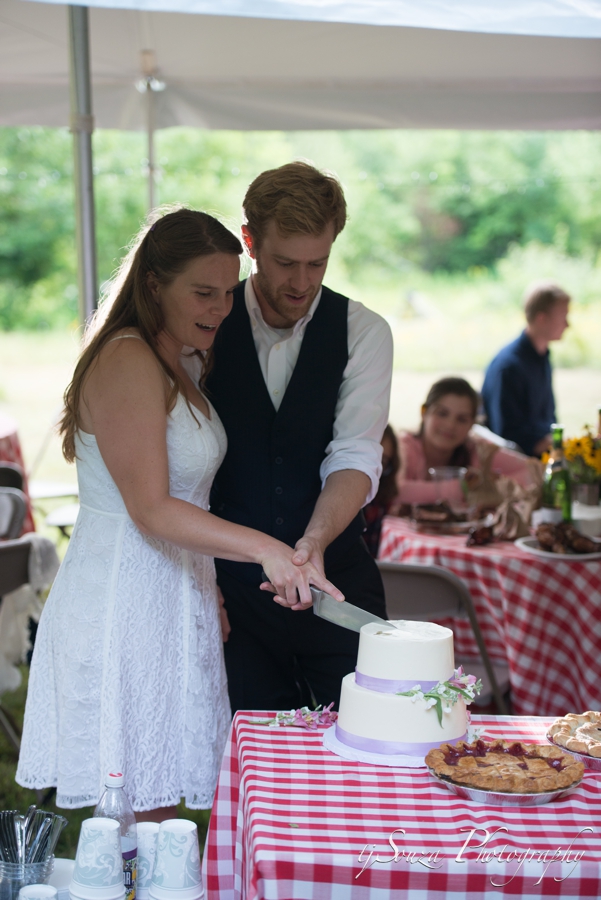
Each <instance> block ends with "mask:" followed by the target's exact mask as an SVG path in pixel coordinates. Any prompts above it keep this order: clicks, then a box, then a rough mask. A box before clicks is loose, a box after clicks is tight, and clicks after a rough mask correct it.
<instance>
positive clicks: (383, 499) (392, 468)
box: [374, 425, 401, 504]
mask: <svg viewBox="0 0 601 900" xmlns="http://www.w3.org/2000/svg"><path fill="white" fill-rule="evenodd" d="M384 438H388V439H389V440H390V443H391V444H392V456H391V458H390V463H389V465H388V468H387V469H385V470H384V471H383V472H382V477H381V478H380V486H379V488H378V493H377V494H376V496H375V498H374V501H375V502H377V503H382V504H387V503H390V502H391V501H392V500H394V498H395V497H396V495H397V494H398V490H399V489H398V487H397V483H396V476H397V472H398V471H399V468H400V465H401V460H400V458H399V444H398V441H397V439H396V435H395V433H394V431H393V430H392V428H391V426H390V425H387V426H386V428H385V429H384V434H383V435H382V440H384Z"/></svg>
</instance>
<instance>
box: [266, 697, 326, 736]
mask: <svg viewBox="0 0 601 900" xmlns="http://www.w3.org/2000/svg"><path fill="white" fill-rule="evenodd" d="M333 706H334V702H333V701H332V703H330V705H329V706H326V707H325V709H322V708H321V705H320V706H318V707H317V709H309V707H308V706H303V707H301V708H300V709H290V710H287V711H284V712H278V713H276V714H275V717H274V718H273V719H259V720H258V722H259V725H269V726H270V728H279V727H280V725H295V726H296V727H297V728H307V729H308V730H310V731H315V729H316V728H317V726H318V725H326V726H328V727H329V726H330V725H333V724H334V722H335V721H336V719H337V718H338V713H337V712H334V710H333V709H332V707H333Z"/></svg>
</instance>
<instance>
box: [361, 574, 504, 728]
mask: <svg viewBox="0 0 601 900" xmlns="http://www.w3.org/2000/svg"><path fill="white" fill-rule="evenodd" d="M378 568H379V570H380V573H381V575H382V580H383V582H384V594H385V597H386V615H387V618H389V619H413V620H417V621H419V622H431V621H432V620H433V619H445V618H448V617H455V618H457V617H460V618H468V619H469V620H470V624H471V626H472V631H473V632H474V637H475V639H476V643H477V644H478V649H479V650H480V657H481V663H475V664H472V663H470V671H471V673H472V674H474V675H480V677H481V678H482V688H483V689H482V693H481V694H480V696H479V697H478V702H479V704H480V705H482V704H483V703H486V702H487V701H488V699H489V698H490V696H491V695H492V696H493V697H494V698H495V703H496V704H497V709H498V711H499V713H500V714H501V715H507V713H508V710H507V704H506V703H505V700H504V698H503V694H504V693H505V692H506V691H507V690H509V671H508V669H507V668H506V667H505V666H500V665H498V666H496V667H495V666H493V664H492V663H491V661H490V656H489V655H488V650H487V649H486V644H485V643H484V638H483V637H482V632H481V631H480V626H479V624H478V619H477V617H476V612H475V610H474V603H473V601H472V598H471V595H470V592H469V591H468V589H467V588H466V586H465V584H464V583H463V581H461V579H460V578H458V577H457V576H456V575H455V574H454V573H453V572H449V571H448V570H447V569H443V568H442V567H441V566H416V565H410V564H408V563H388V562H380V561H378ZM457 662H459V663H460V662H461V660H457ZM478 668H482V671H481V672H478V671H477V669H478Z"/></svg>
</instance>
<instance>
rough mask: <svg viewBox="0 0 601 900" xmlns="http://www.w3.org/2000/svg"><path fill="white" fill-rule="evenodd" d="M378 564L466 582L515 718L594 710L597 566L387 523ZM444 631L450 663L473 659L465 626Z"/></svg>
mask: <svg viewBox="0 0 601 900" xmlns="http://www.w3.org/2000/svg"><path fill="white" fill-rule="evenodd" d="M379 559H381V560H383V561H386V562H403V563H413V564H422V565H427V566H432V565H434V566H443V567H444V568H445V569H449V570H450V571H451V572H454V573H455V575H458V576H459V578H461V579H462V580H463V581H464V582H465V584H466V586H467V588H468V590H469V592H470V594H471V595H472V599H473V601H474V607H475V609H476V615H477V616H478V621H479V623H480V628H481V630H482V634H483V637H484V640H485V642H486V645H487V647H488V651H489V653H490V655H491V656H492V657H493V658H497V659H501V660H503V661H506V662H507V664H508V665H509V677H510V681H511V700H512V704H513V709H514V712H516V713H518V714H520V715H546V716H563V715H565V714H566V713H568V712H583V711H584V710H586V709H599V708H601V560H588V561H585V560H580V561H578V560H574V559H564V558H562V557H558V558H557V560H555V559H545V558H543V557H538V556H534V555H533V554H530V553H526V552H525V551H523V550H521V549H519V548H518V547H516V546H515V545H514V544H512V543H509V542H503V543H496V544H492V545H489V546H486V547H466V545H465V537H446V536H432V535H424V534H417V533H416V532H414V531H412V530H411V528H410V526H409V525H408V523H407V522H406V521H404V520H402V519H396V518H392V517H390V516H389V517H387V518H386V519H384V523H383V527H382V537H381V540H380V552H379ZM443 624H445V625H449V627H451V628H452V629H453V632H454V634H455V654H456V655H457V656H461V657H464V656H467V657H469V656H474V657H477V656H478V647H477V645H476V642H475V640H474V638H473V634H472V630H471V627H470V625H469V622H468V621H467V620H463V619H453V620H449V621H445V622H444V623H443Z"/></svg>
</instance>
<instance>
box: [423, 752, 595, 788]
mask: <svg viewBox="0 0 601 900" xmlns="http://www.w3.org/2000/svg"><path fill="white" fill-rule="evenodd" d="M426 765H427V766H428V767H429V768H430V769H432V771H433V772H434V773H435V774H436V775H438V776H439V778H442V779H444V780H446V781H452V782H454V783H455V784H462V785H466V786H467V787H472V788H478V789H479V790H483V791H494V792H495V793H504V794H540V793H546V792H548V791H558V790H562V789H563V788H567V787H570V785H572V784H575V783H576V782H577V781H580V779H581V778H582V776H583V775H584V765H583V764H582V763H580V762H577V761H576V759H575V758H574V757H573V756H570V755H569V754H568V753H564V752H563V751H562V750H560V749H559V748H558V747H554V746H553V745H551V744H549V745H546V744H523V743H521V742H519V741H511V742H510V741H501V740H498V741H492V742H489V741H481V740H478V741H474V742H473V743H471V744H468V743H466V742H465V741H458V743H457V744H456V745H455V746H453V745H452V744H442V745H441V746H440V747H438V748H437V749H436V750H430V752H429V753H428V755H427V756H426Z"/></svg>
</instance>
